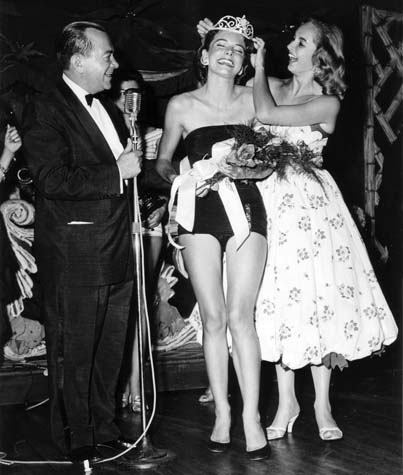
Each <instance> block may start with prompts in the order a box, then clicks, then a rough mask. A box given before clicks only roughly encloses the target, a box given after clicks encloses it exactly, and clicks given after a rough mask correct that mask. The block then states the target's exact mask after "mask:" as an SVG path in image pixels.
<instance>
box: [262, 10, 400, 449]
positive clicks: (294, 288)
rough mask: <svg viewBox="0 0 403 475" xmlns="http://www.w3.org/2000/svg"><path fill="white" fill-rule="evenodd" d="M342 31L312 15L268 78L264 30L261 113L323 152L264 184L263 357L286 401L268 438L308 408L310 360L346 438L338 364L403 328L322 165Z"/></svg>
mask: <svg viewBox="0 0 403 475" xmlns="http://www.w3.org/2000/svg"><path fill="white" fill-rule="evenodd" d="M342 42H343V40H342V34H341V32H340V30H339V29H338V28H337V27H334V26H331V25H327V24H325V23H323V22H320V21H317V20H314V19H310V20H308V21H307V22H305V23H303V24H302V25H301V26H300V27H299V28H298V29H297V31H296V33H295V36H294V39H293V40H292V41H291V43H290V44H289V45H288V52H289V64H288V69H289V71H290V72H291V73H292V76H291V78H290V79H286V80H282V79H281V80H280V79H276V78H272V77H269V78H268V79H267V78H266V76H265V65H264V56H265V45H264V42H263V41H262V40H261V39H259V38H257V39H256V40H255V46H256V48H257V55H256V65H255V69H256V72H255V78H254V84H253V85H254V101H255V108H256V113H257V118H258V119H259V121H260V122H261V123H262V124H271V125H266V126H265V128H267V129H268V130H269V131H270V132H271V133H272V134H273V135H274V136H275V137H276V140H281V141H284V142H290V143H293V144H295V145H297V146H298V147H303V146H304V145H303V143H304V144H306V145H307V146H308V147H309V148H310V149H311V150H312V151H313V152H314V154H315V156H316V158H315V163H316V165H317V167H318V168H317V169H316V173H315V175H316V176H312V175H310V174H309V173H308V174H307V173H302V172H301V170H300V169H299V167H298V166H297V164H296V163H295V162H294V163H290V164H289V165H288V166H287V167H286V170H285V176H282V177H281V176H280V175H279V173H277V172H274V173H273V174H272V175H271V176H270V177H269V178H267V179H266V180H264V181H263V182H262V183H261V187H260V189H261V192H262V195H263V199H264V203H265V207H266V211H267V218H268V233H267V238H268V258H267V263H266V269H265V273H264V279H263V282H262V286H261V290H260V295H259V298H258V301H257V307H256V328H257V332H258V336H259V340H260V345H261V350H262V358H263V359H264V360H267V361H271V362H274V363H276V372H277V379H278V389H279V406H278V409H277V413H276V416H275V418H274V420H273V422H272V424H271V426H270V427H268V428H267V436H268V439H269V440H270V439H278V438H281V437H283V436H284V435H285V433H286V431H287V430H288V432H291V431H292V427H293V424H294V422H295V420H296V418H297V417H298V414H299V410H300V408H299V404H298V401H297V398H296V396H295V390H294V370H296V369H298V368H302V367H304V366H306V365H310V367H311V372H312V377H313V382H314V387H315V403H314V410H315V417H316V421H317V424H318V427H319V435H320V437H321V439H323V440H337V439H340V438H342V436H343V434H342V431H341V430H340V429H339V428H338V426H337V424H336V422H335V420H334V419H333V417H332V413H331V406H330V401H329V386H330V377H331V370H332V368H334V367H335V366H336V365H337V366H339V367H341V368H342V367H343V366H346V365H347V361H351V360H356V359H359V358H363V357H365V356H368V355H370V354H372V353H374V352H377V351H379V350H381V349H382V347H383V346H384V345H389V344H391V343H392V342H393V341H394V340H395V339H396V336H397V327H396V324H395V321H394V319H393V316H392V315H391V312H390V310H389V307H388V305H387V303H386V301H385V298H384V296H383V294H382V292H381V289H380V287H379V284H378V282H377V280H376V278H375V274H374V271H373V269H372V266H371V264H370V261H369V258H368V255H367V252H366V249H365V247H364V244H363V242H362V239H361V237H360V234H359V232H358V229H357V228H356V226H355V224H354V222H353V220H352V218H351V215H350V214H349V211H348V209H347V207H346V205H345V203H344V201H343V198H342V196H341V193H340V191H339V189H338V187H337V185H336V183H335V182H334V180H333V178H332V177H331V176H330V174H329V173H328V172H327V171H325V170H322V169H321V168H320V166H321V161H322V160H321V150H322V148H323V147H324V145H325V144H326V141H327V137H328V136H329V135H330V134H331V133H332V132H333V130H334V127H335V122H336V118H337V115H338V112H339V108H340V100H341V99H342V98H343V93H344V91H345V83H344V79H343V77H344V57H343V53H342Z"/></svg>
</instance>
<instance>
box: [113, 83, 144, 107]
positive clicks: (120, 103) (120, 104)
mask: <svg viewBox="0 0 403 475" xmlns="http://www.w3.org/2000/svg"><path fill="white" fill-rule="evenodd" d="M132 88H134V89H138V88H139V84H138V82H137V81H135V80H134V79H128V80H127V81H122V82H121V83H120V94H119V96H118V98H117V99H116V100H115V104H116V105H117V106H118V108H119V110H120V111H121V112H122V113H124V111H125V92H126V91H127V90H128V89H132Z"/></svg>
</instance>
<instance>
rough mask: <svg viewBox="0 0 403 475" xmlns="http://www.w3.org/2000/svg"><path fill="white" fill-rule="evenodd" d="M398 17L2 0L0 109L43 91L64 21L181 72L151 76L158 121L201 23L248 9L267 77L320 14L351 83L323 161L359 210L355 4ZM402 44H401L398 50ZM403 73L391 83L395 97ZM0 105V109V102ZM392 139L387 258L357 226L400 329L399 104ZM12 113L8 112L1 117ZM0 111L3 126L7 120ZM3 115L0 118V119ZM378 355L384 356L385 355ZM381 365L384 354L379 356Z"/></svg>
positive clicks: (168, 0) (138, 60)
mask: <svg viewBox="0 0 403 475" xmlns="http://www.w3.org/2000/svg"><path fill="white" fill-rule="evenodd" d="M364 4H365V5H372V6H374V7H376V8H379V9H382V10H390V11H395V12H400V13H402V10H403V5H402V2H401V0H372V1H365V2H363V1H359V0H278V1H273V0H272V1H270V0H248V1H244V2H242V3H241V2H240V1H235V0H231V1H229V0H220V1H217V0H215V1H213V0H205V1H201V0H144V1H127V0H13V1H11V0H10V1H6V0H0V105H1V104H2V103H3V104H6V105H7V106H11V108H12V110H13V112H14V115H15V121H16V122H17V124H18V122H19V121H20V120H21V115H22V110H23V106H24V103H25V102H26V101H27V100H29V97H30V96H31V95H32V94H33V93H36V92H37V91H46V90H47V88H48V87H50V84H51V82H52V80H53V79H54V78H55V76H56V75H57V68H56V65H55V62H54V59H53V53H54V44H55V40H56V38H57V35H58V33H59V32H60V30H61V29H62V27H63V26H64V25H65V24H67V23H69V22H71V21H75V20H92V21H97V22H100V23H102V24H104V25H105V27H106V28H107V29H108V31H109V32H110V34H111V36H112V39H113V42H114V44H115V47H116V50H117V51H116V52H117V58H118V60H119V62H120V63H121V66H123V67H126V68H136V69H140V70H142V71H158V72H161V73H164V72H178V73H179V72H180V74H178V75H176V76H174V77H172V78H170V79H167V80H164V81H161V80H160V81H152V82H149V86H150V90H151V91H152V93H153V94H154V96H155V97H156V101H155V109H154V110H153V117H152V120H153V122H154V123H155V125H159V126H161V125H162V120H163V115H164V110H165V106H166V103H167V100H168V99H169V97H171V95H173V94H176V93H179V92H182V91H184V90H187V89H190V88H192V87H194V84H195V82H194V76H193V71H192V61H193V54H194V50H195V49H197V47H198V46H199V44H200V39H199V37H198V35H197V32H196V24H197V22H198V20H199V19H201V18H204V17H209V18H211V19H212V20H213V21H215V20H217V19H218V18H220V17H221V16H223V15H227V14H231V15H234V16H242V15H243V14H245V15H246V16H247V18H248V19H249V20H250V21H251V23H252V24H253V25H254V27H255V33H256V34H257V35H258V36H261V37H263V38H264V39H265V40H266V43H267V44H268V61H267V62H268V73H269V74H270V75H274V76H280V77H284V76H286V75H287V69H286V60H287V54H286V49H285V46H286V44H287V43H288V41H289V40H290V35H292V26H293V25H296V24H298V22H299V20H300V19H301V18H304V17H306V16H311V15H314V16H319V17H320V18H322V19H324V20H325V21H328V22H331V23H335V24H337V25H338V26H339V27H340V28H341V29H342V31H343V34H344V38H345V57H346V68H347V80H348V84H349V89H348V91H347V94H346V97H345V100H344V101H343V104H342V108H341V112H340V115H339V118H338V123H337V129H336V131H335V133H334V134H333V135H332V136H331V138H330V139H329V144H328V147H327V152H326V156H325V166H326V167H327V168H328V169H329V171H330V172H331V173H332V174H333V176H334V177H335V179H336V181H337V183H338V185H339V186H340V188H341V190H342V192H343V195H344V197H345V200H346V202H347V205H348V206H349V207H350V209H351V210H352V211H353V216H355V213H354V207H357V206H358V207H360V208H363V207H364V180H363V177H364V157H363V146H362V144H363V130H364V117H365V108H364V103H365V102H364V101H365V89H366V88H365V77H364V68H365V61H364V57H363V53H362V47H361V38H360V6H361V5H364ZM400 49H401V48H400ZM401 82H402V81H401V78H398V79H397V80H395V82H394V83H391V84H390V86H389V87H388V91H387V92H389V93H390V94H391V95H394V94H395V92H396V91H397V89H398V88H399V87H400V86H401ZM0 109H1V107H0ZM396 117H397V122H396V124H395V132H397V133H398V135H399V138H398V140H397V141H396V142H395V143H394V144H393V145H389V144H388V143H386V142H383V143H382V145H383V154H384V156H385V165H384V176H383V182H382V186H381V189H380V203H379V206H378V211H377V235H378V237H379V239H380V241H381V242H382V244H384V245H387V246H388V249H389V253H390V259H389V261H388V263H387V264H381V263H380V260H379V253H378V252H377V251H376V250H375V247H374V246H373V242H372V241H371V240H370V239H369V238H368V233H367V230H366V228H365V227H364V228H361V231H362V234H363V238H364V240H365V241H366V244H367V247H368V250H369V253H370V256H371V258H372V261H373V264H374V266H375V270H376V272H377V274H378V277H379V279H380V281H381V284H382V286H383V288H384V291H385V293H386V295H387V298H388V300H389V303H390V305H391V307H392V310H393V311H394V313H395V315H396V319H397V321H398V325H399V327H400V328H402V325H401V320H402V252H401V251H402V239H403V233H402V228H403V225H402V209H403V205H402V144H401V128H402V120H401V118H402V113H401V109H400V110H399V113H398V114H397V115H396ZM8 119H9V116H7V120H8ZM4 120H5V119H4V117H3V122H4ZM0 121H1V117H0ZM388 352H389V354H392V355H393V358H392V356H391V357H390V358H392V360H391V361H389V363H385V364H391V365H392V366H394V367H399V368H401V356H400V344H396V343H395V344H394V345H393V346H392V349H391V350H388ZM383 360H384V361H385V359H384V358H383ZM386 361H387V360H386Z"/></svg>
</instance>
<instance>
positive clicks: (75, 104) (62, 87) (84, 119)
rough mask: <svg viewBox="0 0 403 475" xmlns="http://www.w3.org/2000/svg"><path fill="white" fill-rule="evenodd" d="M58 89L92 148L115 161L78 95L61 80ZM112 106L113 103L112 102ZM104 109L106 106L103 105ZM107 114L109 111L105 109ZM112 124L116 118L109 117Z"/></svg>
mask: <svg viewBox="0 0 403 475" xmlns="http://www.w3.org/2000/svg"><path fill="white" fill-rule="evenodd" d="M58 89H59V92H60V93H61V95H62V96H63V99H64V100H65V101H66V103H67V106H68V107H69V108H70V110H71V111H72V113H73V114H74V115H75V116H76V118H77V119H78V121H79V123H80V124H81V126H82V130H83V131H84V132H85V133H87V135H88V139H89V141H90V142H91V143H92V144H93V146H94V148H95V149H96V150H98V151H99V153H100V154H102V155H101V156H108V157H109V159H110V160H113V161H115V157H114V155H113V153H112V150H111V149H110V147H109V145H108V142H107V141H106V139H105V137H104V136H103V134H102V132H101V131H100V130H99V128H98V126H97V124H96V123H95V121H94V119H93V118H92V117H91V115H90V114H89V113H88V111H87V110H86V109H85V107H84V106H83V105H82V104H81V102H80V100H79V99H78V97H77V96H76V95H75V94H74V92H73V91H72V90H71V89H70V88H69V87H68V86H67V84H66V83H65V82H64V81H63V80H61V81H60V82H59V84H58ZM102 104H103V106H104V107H105V104H104V101H102ZM112 106H113V107H115V106H114V104H113V103H112ZM105 109H106V107H105ZM106 110H107V112H108V114H109V115H110V112H109V110H108V109H106ZM111 120H112V122H113V124H114V125H115V124H116V120H114V119H113V118H112V117H111ZM116 130H117V132H118V134H119V138H120V140H121V141H122V138H121V136H120V133H121V132H119V130H118V129H116Z"/></svg>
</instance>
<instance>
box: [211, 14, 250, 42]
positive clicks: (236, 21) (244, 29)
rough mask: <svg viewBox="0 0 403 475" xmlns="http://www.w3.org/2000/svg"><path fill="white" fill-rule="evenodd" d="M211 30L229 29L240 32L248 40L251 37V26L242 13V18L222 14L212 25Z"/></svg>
mask: <svg viewBox="0 0 403 475" xmlns="http://www.w3.org/2000/svg"><path fill="white" fill-rule="evenodd" d="M212 30H229V31H234V32H235V33H240V34H241V35H242V36H244V37H245V38H247V39H248V40H251V39H252V38H253V26H252V25H251V23H249V21H248V20H247V19H246V18H245V15H243V17H242V18H241V17H239V16H237V17H234V16H231V15H226V16H223V17H222V18H220V19H219V20H218V21H217V23H216V24H215V25H214V26H213V27H212Z"/></svg>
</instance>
